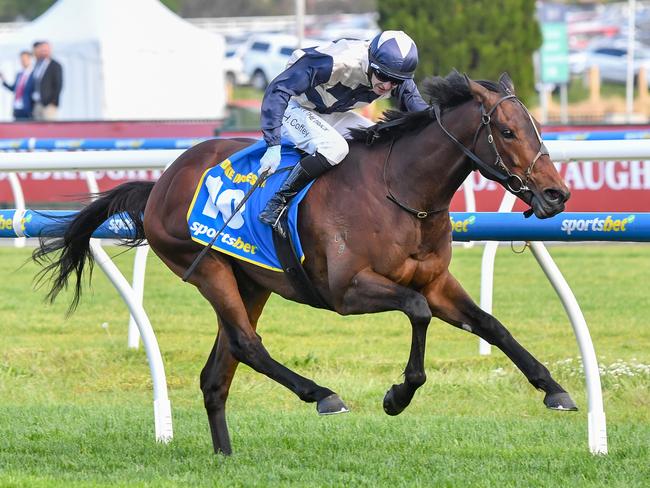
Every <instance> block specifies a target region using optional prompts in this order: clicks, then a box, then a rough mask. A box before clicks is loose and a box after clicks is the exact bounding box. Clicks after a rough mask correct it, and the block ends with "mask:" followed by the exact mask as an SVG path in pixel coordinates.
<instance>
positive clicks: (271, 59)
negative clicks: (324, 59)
mask: <svg viewBox="0 0 650 488" xmlns="http://www.w3.org/2000/svg"><path fill="white" fill-rule="evenodd" d="M319 43H320V42H319V41H316V40H314V39H305V41H304V42H303V45H302V47H310V46H316V45H318V44H319ZM297 48H298V38H297V37H296V36H292V35H289V34H256V35H253V36H251V38H250V40H249V41H248V43H247V49H246V52H245V53H244V54H243V55H242V63H243V71H244V73H245V75H246V76H248V78H249V80H250V84H251V85H252V86H253V87H255V88H257V89H259V90H265V89H266V87H267V86H268V84H269V83H270V81H271V80H272V79H273V78H275V77H276V76H277V75H278V74H280V72H281V71H282V70H283V69H284V68H285V66H286V64H287V61H288V60H289V56H291V53H292V52H293V51H295V50H296V49H297Z"/></svg>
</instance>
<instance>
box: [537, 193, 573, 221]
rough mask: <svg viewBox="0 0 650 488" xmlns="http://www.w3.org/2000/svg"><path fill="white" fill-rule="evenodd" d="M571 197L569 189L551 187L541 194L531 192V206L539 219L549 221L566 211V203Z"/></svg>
mask: <svg viewBox="0 0 650 488" xmlns="http://www.w3.org/2000/svg"><path fill="white" fill-rule="evenodd" d="M570 196H571V192H570V191H569V189H568V188H567V187H563V188H561V187H549V188H545V189H544V190H542V191H541V192H531V199H530V200H531V201H530V202H529V203H530V206H531V207H532V209H533V212H534V213H535V216H536V217H537V218H539V219H547V218H549V217H553V216H554V215H557V214H559V213H560V212H562V211H564V208H565V203H566V201H567V200H568V199H569V197H570Z"/></svg>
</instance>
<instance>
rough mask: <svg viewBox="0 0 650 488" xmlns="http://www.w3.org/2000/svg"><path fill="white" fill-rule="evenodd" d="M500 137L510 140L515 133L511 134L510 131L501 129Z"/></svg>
mask: <svg viewBox="0 0 650 488" xmlns="http://www.w3.org/2000/svg"><path fill="white" fill-rule="evenodd" d="M501 135H502V136H503V137H505V138H506V139H512V138H514V137H515V133H514V132H512V131H511V130H510V129H503V130H502V131H501Z"/></svg>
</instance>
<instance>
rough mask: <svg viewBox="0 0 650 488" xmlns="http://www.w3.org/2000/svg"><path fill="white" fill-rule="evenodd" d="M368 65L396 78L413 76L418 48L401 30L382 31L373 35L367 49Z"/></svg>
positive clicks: (403, 78)
mask: <svg viewBox="0 0 650 488" xmlns="http://www.w3.org/2000/svg"><path fill="white" fill-rule="evenodd" d="M368 59H369V61H370V67H371V68H373V69H374V70H376V71H378V72H379V73H381V74H383V75H384V76H387V77H390V78H395V79H397V80H408V79H411V78H413V73H414V72H415V68H416V67H417V65H418V48H417V46H416V45H415V42H413V39H411V38H410V37H409V36H408V35H406V34H405V33H404V32H402V31H384V32H382V33H381V34H378V35H377V36H375V38H374V39H373V40H372V41H371V42H370V48H369V49H368Z"/></svg>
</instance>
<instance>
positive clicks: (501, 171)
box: [431, 93, 549, 194]
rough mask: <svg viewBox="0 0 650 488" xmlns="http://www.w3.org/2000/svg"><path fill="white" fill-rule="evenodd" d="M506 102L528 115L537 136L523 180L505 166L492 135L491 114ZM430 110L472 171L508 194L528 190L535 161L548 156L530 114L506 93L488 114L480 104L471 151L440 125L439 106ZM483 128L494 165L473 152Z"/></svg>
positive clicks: (518, 101) (514, 97) (511, 95)
mask: <svg viewBox="0 0 650 488" xmlns="http://www.w3.org/2000/svg"><path fill="white" fill-rule="evenodd" d="M506 100H513V101H514V102H516V103H519V105H520V106H521V108H523V109H524V111H525V112H526V114H528V118H529V119H530V123H531V124H532V125H533V130H534V131H535V135H536V136H537V140H538V141H539V150H538V151H537V154H536V155H535V157H534V158H533V160H532V162H531V163H530V164H529V165H528V168H526V171H525V172H524V179H523V180H522V178H521V176H519V175H517V174H515V173H512V172H511V171H510V170H509V169H508V167H507V166H506V165H505V163H504V162H503V158H502V157H501V155H500V154H499V150H498V149H497V146H496V143H495V142H494V136H493V135H492V124H491V121H492V114H493V113H494V111H495V110H496V109H497V107H498V106H499V105H501V103H502V102H504V101H506ZM431 110H432V111H433V113H434V114H435V118H436V120H437V121H438V125H439V126H440V128H441V129H442V131H443V132H444V133H445V134H447V136H448V137H449V138H450V139H451V140H452V141H453V142H454V143H455V144H456V146H458V147H459V148H460V150H461V151H463V153H465V155H466V156H467V157H468V158H470V159H471V160H472V162H473V163H474V169H476V168H478V169H480V170H481V171H482V172H484V173H485V174H487V175H489V176H490V177H491V178H492V179H494V180H496V181H498V182H499V183H501V184H502V185H503V186H505V187H506V188H507V189H508V190H509V191H510V192H512V193H514V194H517V193H520V192H522V191H526V190H530V188H529V187H528V181H529V180H530V176H531V174H532V172H533V168H534V167H535V163H537V160H538V159H539V158H540V157H542V156H548V155H549V153H548V149H547V148H546V146H545V145H544V142H543V141H542V137H541V136H540V135H539V131H538V130H537V127H536V126H535V122H534V121H533V117H532V115H530V112H529V111H528V109H527V108H526V107H525V106H524V104H523V103H521V101H520V100H519V99H518V98H517V97H516V96H515V95H513V94H512V93H508V95H505V96H504V97H501V98H500V99H499V100H498V101H497V103H495V104H494V106H493V107H492V108H491V109H490V110H489V112H486V111H485V106H484V105H483V104H481V123H480V124H479V126H478V127H477V128H476V132H475V133H474V140H473V141H472V150H470V149H468V148H466V147H465V146H464V145H463V143H461V142H460V141H459V140H458V139H456V137H454V135H453V134H452V133H451V132H449V131H448V130H447V129H446V128H445V126H443V125H442V117H441V113H440V106H439V105H435V104H434V105H432V107H431ZM483 128H485V130H486V132H487V141H488V144H489V145H490V147H491V148H492V150H493V151H494V156H495V160H494V163H492V164H489V163H486V162H485V161H483V160H482V159H481V158H479V157H478V156H477V155H476V153H475V152H474V148H475V147H476V142H477V141H478V137H479V135H480V133H481V130H482V129H483Z"/></svg>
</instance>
